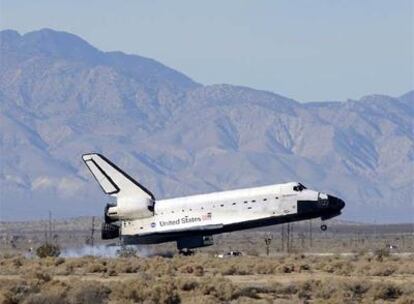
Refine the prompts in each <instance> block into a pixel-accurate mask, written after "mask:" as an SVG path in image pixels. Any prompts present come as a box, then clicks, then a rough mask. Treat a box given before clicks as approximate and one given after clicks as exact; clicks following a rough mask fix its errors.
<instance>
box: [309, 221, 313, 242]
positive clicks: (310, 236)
mask: <svg viewBox="0 0 414 304" xmlns="http://www.w3.org/2000/svg"><path fill="white" fill-rule="evenodd" d="M312 237H313V235H312V220H311V219H310V220H309V247H310V248H312V247H313V239H312Z"/></svg>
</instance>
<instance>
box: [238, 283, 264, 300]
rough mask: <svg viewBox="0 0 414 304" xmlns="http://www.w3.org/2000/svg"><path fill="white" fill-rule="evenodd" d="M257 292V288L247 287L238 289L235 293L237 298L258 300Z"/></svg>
mask: <svg viewBox="0 0 414 304" xmlns="http://www.w3.org/2000/svg"><path fill="white" fill-rule="evenodd" d="M258 292H259V290H258V288H256V287H252V286H247V287H243V288H240V290H239V291H238V293H237V297H247V298H251V299H259V296H258Z"/></svg>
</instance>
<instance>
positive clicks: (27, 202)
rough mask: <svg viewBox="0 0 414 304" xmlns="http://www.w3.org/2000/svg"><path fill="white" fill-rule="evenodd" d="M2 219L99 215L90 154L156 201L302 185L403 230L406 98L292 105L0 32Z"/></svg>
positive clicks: (139, 62) (119, 57) (408, 205)
mask: <svg viewBox="0 0 414 304" xmlns="http://www.w3.org/2000/svg"><path fill="white" fill-rule="evenodd" d="M0 107H1V110H0V145H1V155H0V164H1V171H0V199H1V202H0V218H1V219H17V218H18V219H22V218H35V217H44V216H46V214H47V210H49V209H50V210H52V211H53V212H54V214H55V215H57V216H78V215H86V214H100V213H101V212H102V209H103V207H104V204H105V203H106V202H107V201H108V200H109V198H108V197H105V196H104V195H103V194H102V193H101V192H100V189H99V187H98V186H97V184H96V183H95V181H94V180H93V179H92V178H91V177H90V175H89V172H88V171H87V169H86V168H85V166H84V165H83V163H82V161H81V154H83V153H86V152H92V151H94V152H101V153H103V154H105V155H106V156H107V157H109V158H110V159H112V160H113V161H114V162H115V163H117V164H118V165H119V166H120V167H121V168H123V169H125V170H126V171H128V172H129V173H130V174H131V175H132V176H134V177H135V178H136V179H138V180H139V181H140V182H141V183H142V184H144V185H146V186H147V187H148V188H149V189H151V190H152V191H153V193H154V194H155V195H156V197H158V198H164V197H172V196H176V195H186V194H194V193H201V192H207V191H212V190H224V189H233V188H238V187H247V186H258V185H265V184H273V183H279V182H284V181H290V180H297V181H302V182H303V183H304V184H306V185H308V186H309V187H311V188H316V189H320V190H323V191H327V192H330V193H333V194H337V195H339V196H341V197H342V198H344V199H345V200H346V202H347V203H348V204H347V207H346V211H345V214H344V218H345V219H351V220H364V221H378V222H402V221H411V222H413V221H414V193H413V189H414V134H413V121H414V91H411V92H409V93H407V94H406V95H403V96H401V97H399V98H392V97H388V96H380V95H371V96H366V97H364V98H362V99H361V100H349V101H346V102H315V103H299V102H297V101H294V100H292V99H289V98H286V97H283V96H280V95H277V94H273V93H270V92H264V91H257V90H254V89H250V88H246V87H237V86H232V85H212V86H203V85H201V84H198V83H196V82H194V81H192V80H191V79H190V78H188V77H187V76H185V75H183V74H182V73H179V72H177V71H174V70H172V69H170V68H168V67H166V66H164V65H162V64H160V63H158V62H156V61H154V60H151V59H148V58H143V57H140V56H136V55H126V54H123V53H120V52H102V51H99V50H97V49H96V48H94V47H93V46H91V45H89V44H88V43H87V42H86V41H84V40H82V39H81V38H79V37H77V36H74V35H72V34H68V33H63V32H56V31H53V30H40V31H36V32H31V33H27V34H25V35H20V34H19V33H17V32H15V31H10V30H8V31H2V32H0Z"/></svg>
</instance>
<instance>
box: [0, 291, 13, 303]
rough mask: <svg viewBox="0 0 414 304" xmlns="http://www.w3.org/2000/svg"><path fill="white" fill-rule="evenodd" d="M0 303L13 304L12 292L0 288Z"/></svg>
mask: <svg viewBox="0 0 414 304" xmlns="http://www.w3.org/2000/svg"><path fill="white" fill-rule="evenodd" d="M0 303H2V304H14V303H15V302H14V301H13V294H12V293H11V292H10V291H9V290H0Z"/></svg>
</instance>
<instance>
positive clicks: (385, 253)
mask: <svg viewBox="0 0 414 304" xmlns="http://www.w3.org/2000/svg"><path fill="white" fill-rule="evenodd" d="M389 256H390V250H389V249H387V248H380V249H376V250H375V251H374V257H375V259H376V260H377V261H379V262H382V261H383V260H384V258H388V257H389Z"/></svg>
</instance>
